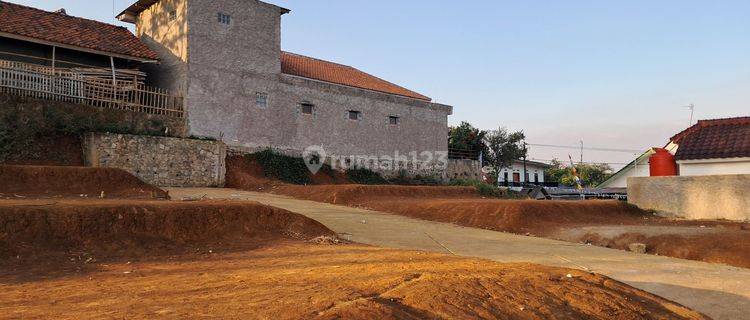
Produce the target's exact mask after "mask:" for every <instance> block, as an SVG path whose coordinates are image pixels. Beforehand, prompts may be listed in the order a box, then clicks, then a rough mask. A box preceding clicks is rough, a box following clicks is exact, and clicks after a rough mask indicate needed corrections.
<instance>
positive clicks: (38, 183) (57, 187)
mask: <svg viewBox="0 0 750 320" xmlns="http://www.w3.org/2000/svg"><path fill="white" fill-rule="evenodd" d="M0 181H2V183H1V184H0V198H24V197H26V198H80V197H89V198H98V197H100V196H101V193H102V191H103V192H104V196H105V198H128V199H155V198H167V197H168V196H167V193H166V192H165V191H164V190H161V189H159V188H157V187H154V186H152V185H150V184H147V183H145V182H143V181H141V180H139V179H138V178H136V177H135V176H133V175H131V174H130V173H128V172H126V171H124V170H120V169H111V168H87V167H64V166H10V165H0ZM82 195H83V196H82Z"/></svg>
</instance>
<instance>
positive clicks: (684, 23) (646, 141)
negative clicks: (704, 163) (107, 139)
mask: <svg viewBox="0 0 750 320" xmlns="http://www.w3.org/2000/svg"><path fill="white" fill-rule="evenodd" d="M10 2H15V3H21V4H26V5H30V6H35V7H39V8H42V9H50V10H53V9H58V8H61V7H64V8H66V9H67V10H68V13H69V14H71V15H75V16H82V17H87V18H91V19H96V20H100V21H104V22H110V23H115V21H114V19H113V12H120V11H121V10H122V9H124V8H125V7H127V6H128V5H129V4H130V3H131V2H132V0H115V1H114V10H113V3H112V2H108V1H101V0H98V1H91V0H87V1H81V0H11V1H10ZM268 2H271V3H273V4H276V5H279V6H282V7H285V8H288V9H291V10H292V12H291V13H290V14H288V15H285V16H284V17H283V18H282V48H283V49H284V50H287V51H291V52H295V53H299V54H304V55H309V56H313V57H317V58H321V59H326V60H330V61H335V62H338V63H343V64H347V65H351V66H354V67H357V68H359V69H362V70H364V71H366V72H368V73H371V74H374V75H376V76H378V77H381V78H384V79H386V80H389V81H391V82H394V83H396V84H399V85H401V86H404V87H406V88H409V89H412V90H414V91H417V92H419V93H422V94H425V95H427V96H430V97H432V98H433V99H434V101H435V102H439V103H444V104H449V105H452V106H454V114H453V115H452V116H450V117H449V123H450V124H452V125H455V124H458V123H460V122H461V121H468V122H469V123H471V124H473V125H474V126H476V127H479V128H482V129H496V128H499V127H506V128H508V129H510V130H523V131H524V132H525V133H526V136H527V141H528V143H529V144H531V145H532V147H531V148H530V158H532V159H536V160H550V159H552V158H558V159H567V158H568V155H570V156H572V157H573V158H574V159H577V160H580V156H581V155H580V153H581V152H580V150H578V149H575V148H570V149H563V148H551V147H541V146H535V145H562V146H580V143H581V142H580V141H581V140H583V144H584V148H585V149H584V151H583V156H584V161H586V162H607V163H611V164H612V166H613V167H614V168H615V169H617V168H619V167H622V166H623V165H624V164H625V163H627V162H630V161H631V160H632V159H634V158H635V153H636V152H635V150H644V151H645V150H646V149H647V148H649V147H652V146H664V145H665V144H666V143H667V142H668V139H669V137H671V136H672V135H674V134H675V133H677V132H679V131H681V130H683V129H684V128H686V127H687V126H688V124H689V122H690V110H689V109H688V108H686V107H685V106H687V105H690V104H694V105H695V119H696V120H697V119H710V118H724V117H736V116H748V115H750V19H748V18H747V13H748V12H750V1H748V0H725V1H720V0H717V1H705V0H700V1H693V0H679V1H675V0H660V1H653V0H611V1H599V0H588V1H583V0H566V1H559V0H546V1H545V0H536V1H520V0H516V1H508V0H482V1H479V0H477V1H455V0H454V1H442V0H410V1H398V0H380V1H371V0H367V1H365V0H325V1H324V0H318V1H315V0H270V1H268ZM588 148H594V149H597V148H608V149H625V150H632V151H629V152H603V151H596V150H589V149H588Z"/></svg>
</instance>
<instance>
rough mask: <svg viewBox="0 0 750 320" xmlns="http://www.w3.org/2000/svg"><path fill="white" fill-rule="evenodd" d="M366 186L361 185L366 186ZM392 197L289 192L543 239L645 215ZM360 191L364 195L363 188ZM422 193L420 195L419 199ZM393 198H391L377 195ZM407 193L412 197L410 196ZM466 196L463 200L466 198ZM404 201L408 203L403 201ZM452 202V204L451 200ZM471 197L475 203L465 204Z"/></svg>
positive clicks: (442, 190) (611, 206) (396, 193)
mask: <svg viewBox="0 0 750 320" xmlns="http://www.w3.org/2000/svg"><path fill="white" fill-rule="evenodd" d="M365 187H366V186H365ZM402 188H406V189H401V188H396V190H393V192H387V191H386V190H378V191H377V192H372V193H369V192H366V191H361V190H360V191H359V192H356V193H355V192H352V193H351V194H350V195H351V196H348V197H338V198H336V197H335V195H336V193H334V192H329V193H328V197H325V196H324V194H325V193H324V192H320V194H318V192H316V191H318V189H319V188H310V190H308V191H307V192H306V193H305V192H303V191H299V192H296V193H288V194H289V195H293V196H295V197H299V198H304V199H308V200H315V201H323V202H329V203H336V204H343V205H349V206H356V207H363V208H368V209H372V210H377V211H384V212H389V213H395V214H400V215H405V216H409V217H414V218H418V219H424V220H432V221H440V222H448V223H454V224H458V225H462V226H467V227H475V228H483V229H490V230H498V231H506V232H515V233H527V232H529V233H535V234H537V235H539V234H542V233H541V232H542V231H544V229H546V228H554V227H557V226H560V225H570V224H575V225H580V224H605V223H629V224H633V223H639V222H642V221H643V219H644V218H648V217H649V216H650V214H649V213H647V212H644V211H642V210H640V209H638V208H636V207H633V206H630V205H628V204H627V203H624V202H621V201H614V200H612V201H608V200H592V201H537V200H501V199H476V198H478V197H477V196H476V193H472V192H473V188H460V187H402ZM421 188H425V189H421ZM364 190H367V188H365V189H364ZM420 191H423V192H424V193H423V194H420ZM388 193H391V194H393V195H392V196H391V197H387V196H381V195H382V194H388ZM409 194H415V195H414V196H409ZM467 195H468V196H467ZM407 196H408V198H407ZM450 197H453V199H450ZM471 197H474V198H475V199H467V198H471Z"/></svg>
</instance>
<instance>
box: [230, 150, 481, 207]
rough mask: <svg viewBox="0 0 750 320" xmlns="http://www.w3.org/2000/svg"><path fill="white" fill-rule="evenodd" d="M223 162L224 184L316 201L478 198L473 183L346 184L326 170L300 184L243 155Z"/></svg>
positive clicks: (342, 177) (339, 177) (343, 179)
mask: <svg viewBox="0 0 750 320" xmlns="http://www.w3.org/2000/svg"><path fill="white" fill-rule="evenodd" d="M226 164H227V175H226V186H227V187H228V188H235V189H242V190H249V191H264V192H272V193H278V194H285V195H291V196H294V197H297V198H301V199H306V200H312V201H319V202H328V203H334V204H344V205H350V204H354V203H358V202H360V201H362V200H366V199H378V200H382V199H392V198H394V197H396V198H403V197H410V198H420V199H423V198H480V196H479V194H478V193H477V191H476V188H474V187H447V186H446V187H443V186H400V185H359V184H348V183H349V182H348V181H347V180H346V177H345V176H344V175H343V174H342V173H332V174H326V173H324V172H323V171H320V172H318V173H317V174H315V175H313V176H312V180H313V182H315V183H316V185H308V186H300V185H293V184H286V183H283V182H280V181H277V180H272V179H269V178H266V177H265V176H264V175H263V168H262V167H261V166H260V165H259V164H258V163H257V162H254V161H251V160H249V159H247V158H246V157H242V156H231V157H227V160H226Z"/></svg>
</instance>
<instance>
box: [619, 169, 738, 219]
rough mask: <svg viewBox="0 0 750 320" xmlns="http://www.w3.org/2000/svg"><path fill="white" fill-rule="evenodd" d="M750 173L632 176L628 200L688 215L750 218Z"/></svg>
mask: <svg viewBox="0 0 750 320" xmlns="http://www.w3.org/2000/svg"><path fill="white" fill-rule="evenodd" d="M748 192H750V175H748V174H744V175H713V176H680V177H639V178H628V202H630V203H632V204H634V205H637V206H638V207H640V208H643V209H651V210H656V211H658V212H660V213H661V214H664V215H667V216H673V217H678V218H685V219H728V220H740V221H747V220H750V194H748Z"/></svg>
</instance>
